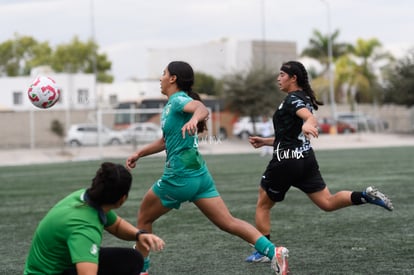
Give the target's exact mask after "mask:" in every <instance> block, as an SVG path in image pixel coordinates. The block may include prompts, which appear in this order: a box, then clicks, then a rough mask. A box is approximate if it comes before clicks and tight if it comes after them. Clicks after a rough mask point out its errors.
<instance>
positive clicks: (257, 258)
mask: <svg viewBox="0 0 414 275" xmlns="http://www.w3.org/2000/svg"><path fill="white" fill-rule="evenodd" d="M244 261H245V262H248V263H268V262H270V259H269V258H268V257H266V256H265V255H263V254H261V253H260V252H259V251H254V252H253V253H252V255H250V256H249V257H247V258H246V259H245V260H244Z"/></svg>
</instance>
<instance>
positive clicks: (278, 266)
mask: <svg viewBox="0 0 414 275" xmlns="http://www.w3.org/2000/svg"><path fill="white" fill-rule="evenodd" d="M288 257H289V250H288V249H287V248H286V247H283V246H278V247H276V248H275V256H273V259H272V264H271V268H272V269H273V270H274V271H275V274H276V275H287V274H288V273H289V266H288V259H287V258H288Z"/></svg>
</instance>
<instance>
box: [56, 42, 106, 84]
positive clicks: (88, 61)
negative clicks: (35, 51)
mask: <svg viewBox="0 0 414 275" xmlns="http://www.w3.org/2000/svg"><path fill="white" fill-rule="evenodd" d="M97 51H98V45H97V44H96V43H95V42H94V41H93V40H88V41H87V42H86V43H84V42H82V41H80V40H79V38H78V37H74V38H73V39H72V41H71V42H69V43H68V44H60V45H58V46H57V47H56V50H55V51H54V53H53V56H52V68H53V70H55V71H56V72H67V73H79V72H83V73H94V72H95V70H96V73H97V81H98V82H106V83H110V82H112V81H113V76H111V75H109V74H108V73H107V71H108V70H110V69H111V66H112V63H111V62H110V61H109V60H108V58H107V56H106V54H97Z"/></svg>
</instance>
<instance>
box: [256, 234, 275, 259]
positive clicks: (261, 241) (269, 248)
mask: <svg viewBox="0 0 414 275" xmlns="http://www.w3.org/2000/svg"><path fill="white" fill-rule="evenodd" d="M254 248H256V250H257V251H259V252H260V253H261V254H262V255H265V256H267V257H268V258H269V259H273V257H274V256H275V245H274V244H273V243H272V242H271V241H269V239H267V238H266V237H265V236H261V237H260V238H258V239H257V241H256V243H255V244H254Z"/></svg>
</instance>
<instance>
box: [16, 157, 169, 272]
mask: <svg viewBox="0 0 414 275" xmlns="http://www.w3.org/2000/svg"><path fill="white" fill-rule="evenodd" d="M131 182H132V177H131V174H130V173H129V171H128V170H127V169H126V168H125V167H124V166H122V165H119V164H114V163H110V162H105V163H102V165H101V167H100V168H99V169H98V171H97V172H96V175H95V177H94V178H93V180H92V184H91V186H90V187H89V188H88V189H81V190H78V191H75V192H73V193H72V194H70V195H68V196H67V197H66V198H64V199H62V200H61V201H60V202H58V203H57V204H56V205H55V206H54V207H53V208H52V209H50V210H49V212H48V213H47V214H46V216H45V217H44V218H43V219H42V220H41V221H40V223H39V225H38V227H37V229H36V232H35V233H34V236H33V241H32V245H31V247H30V251H29V255H28V256H27V260H26V265H25V269H24V274H25V275H35V274H59V275H60V274H61V275H72V274H73V275H76V274H77V275H97V274H99V275H104V274H107V275H115V274H123V275H136V274H138V273H139V272H140V270H141V269H142V266H143V257H142V255H141V254H140V253H139V252H138V251H136V250H135V249H132V248H116V247H101V241H102V234H103V230H104V229H105V230H106V231H108V232H109V233H111V234H113V235H114V236H116V237H118V238H120V239H123V240H126V241H136V242H139V243H140V245H141V246H142V247H143V248H144V249H145V250H150V249H151V250H155V251H158V250H161V249H163V247H164V241H163V240H162V239H160V238H159V237H157V236H155V235H153V234H145V233H147V232H146V231H142V230H138V229H137V228H136V227H135V226H133V225H132V224H130V223H128V222H127V221H125V220H124V219H122V218H120V217H118V216H117V215H116V214H115V212H114V211H113V209H116V208H119V207H121V205H122V204H123V203H124V202H125V201H126V199H127V197H128V193H129V190H130V187H131Z"/></svg>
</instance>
